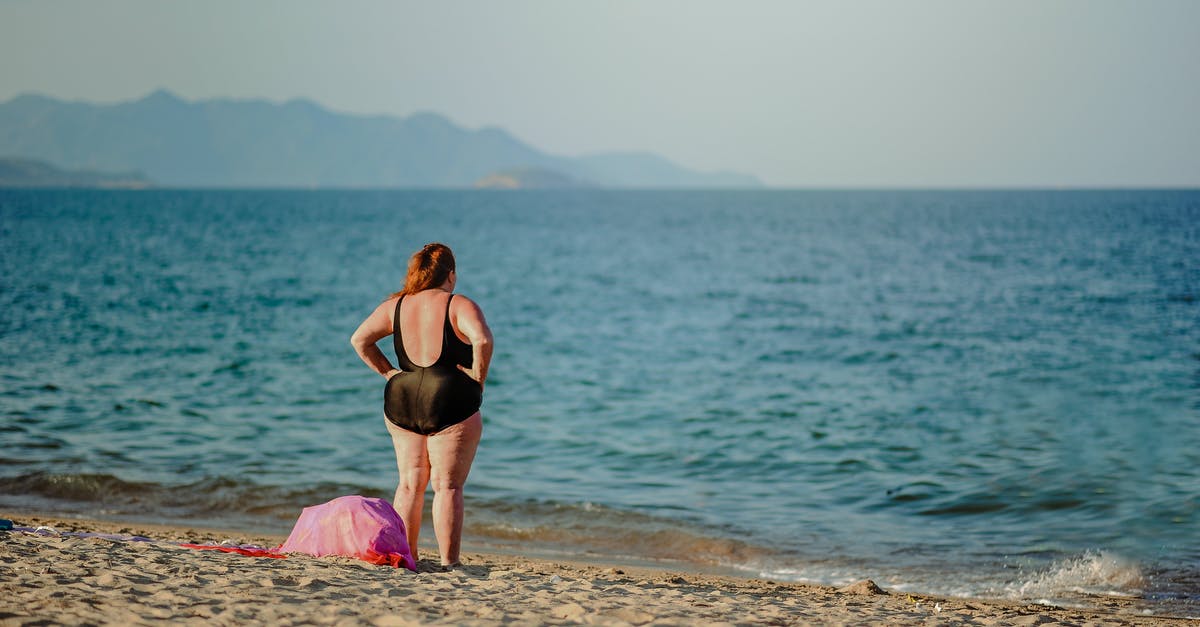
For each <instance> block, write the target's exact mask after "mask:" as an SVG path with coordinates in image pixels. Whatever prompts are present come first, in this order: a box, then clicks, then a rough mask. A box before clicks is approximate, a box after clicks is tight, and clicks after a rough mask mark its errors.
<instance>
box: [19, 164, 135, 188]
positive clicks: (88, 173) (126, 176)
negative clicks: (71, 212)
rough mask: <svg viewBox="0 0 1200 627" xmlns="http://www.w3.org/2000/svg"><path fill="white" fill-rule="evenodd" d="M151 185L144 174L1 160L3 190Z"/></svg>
mask: <svg viewBox="0 0 1200 627" xmlns="http://www.w3.org/2000/svg"><path fill="white" fill-rule="evenodd" d="M150 185H151V182H150V181H149V180H147V179H146V177H145V176H143V175H142V174H141V173H140V172H127V173H110V172H96V171H93V170H62V169H59V168H57V167H55V166H53V165H50V164H49V163H46V162H44V161H34V160H32V159H21V158H15V157H0V187H106V188H125V189H141V188H144V187H150Z"/></svg>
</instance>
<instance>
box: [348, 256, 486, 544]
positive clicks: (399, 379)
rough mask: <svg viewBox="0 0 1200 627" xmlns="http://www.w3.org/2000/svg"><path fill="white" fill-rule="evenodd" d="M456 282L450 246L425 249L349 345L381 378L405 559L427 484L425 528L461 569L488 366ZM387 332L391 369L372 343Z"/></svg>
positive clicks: (477, 318) (473, 308)
mask: <svg viewBox="0 0 1200 627" xmlns="http://www.w3.org/2000/svg"><path fill="white" fill-rule="evenodd" d="M457 280H458V274H457V272H456V271H455V268H454V253H452V252H451V251H450V248H449V247H447V246H446V245H444V244H439V243H432V244H426V245H425V247H424V248H422V249H421V250H419V251H417V252H416V253H414V254H413V256H412V258H411V259H410V260H409V262H408V274H407V276H406V277H405V279H404V289H402V290H400V291H399V292H396V293H395V294H392V295H391V296H390V297H389V298H388V299H387V300H385V301H383V303H382V304H381V305H379V307H376V308H375V311H374V312H372V313H371V315H369V316H367V319H366V320H363V322H362V324H361V325H359V327H358V329H357V330H356V331H355V332H354V335H353V336H351V338H350V343H351V344H352V345H353V346H354V350H355V351H356V352H357V353H358V356H359V357H361V358H362V360H363V361H364V362H366V364H367V365H368V366H370V367H371V369H372V370H374V371H375V372H378V373H379V374H381V375H383V376H384V377H385V378H387V380H388V381H387V384H386V386H385V387H384V404H383V407H384V415H385V417H386V418H387V420H386V421H385V424H386V425H387V429H388V432H389V433H390V434H391V436H392V445H393V446H394V447H395V449H396V466H397V467H398V468H399V470H400V484H399V486H397V487H396V496H395V500H394V504H395V506H396V511H397V512H398V513H399V514H400V517H401V518H402V519H403V520H404V526H405V530H406V531H407V533H408V545H409V547H410V548H411V549H412V552H413V557H414V558H415V557H416V555H417V537H418V536H419V535H420V533H421V513H422V509H423V507H424V505H425V488H426V486H427V485H428V484H429V483H430V482H432V483H433V531H434V534H435V535H436V536H437V541H438V552H439V553H440V554H441V560H442V564H443V565H446V566H452V565H456V564H458V563H459V549H460V545H461V541H462V527H463V484H465V483H466V481H467V474H468V473H469V472H470V470H471V462H472V461H473V460H474V459H475V449H476V448H477V447H478V445H479V437H480V435H481V434H482V433H483V419H482V418H481V417H480V414H479V406H480V403H481V401H482V398H483V382H484V380H486V379H487V371H488V364H489V363H490V362H491V360H492V332H491V330H490V329H489V328H488V325H487V321H486V320H484V317H483V311H482V310H480V309H479V306H478V305H476V304H475V302H474V301H472V300H471V299H469V298H467V297H465V296H461V295H457V294H454V286H455V283H457ZM389 335H392V336H393V342H394V344H395V348H396V360H397V361H398V362H399V364H398V365H399V366H400V367H399V368H393V367H392V364H391V363H390V362H389V361H388V359H387V357H386V356H384V354H383V351H381V350H379V347H378V346H377V345H376V343H377V342H379V340H381V339H383V338H385V337H387V336H389ZM421 364H424V365H421Z"/></svg>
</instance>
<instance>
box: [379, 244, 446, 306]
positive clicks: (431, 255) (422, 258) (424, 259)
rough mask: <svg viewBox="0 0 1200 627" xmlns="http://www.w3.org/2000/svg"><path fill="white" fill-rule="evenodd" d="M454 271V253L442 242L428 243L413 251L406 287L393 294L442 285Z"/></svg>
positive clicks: (405, 282) (410, 292) (399, 294)
mask: <svg viewBox="0 0 1200 627" xmlns="http://www.w3.org/2000/svg"><path fill="white" fill-rule="evenodd" d="M451 272H454V253H452V252H450V247H449V246H447V245H445V244H442V243H440V242H432V243H429V244H426V245H425V246H424V247H422V248H421V250H418V251H417V252H415V253H413V256H412V257H411V258H410V259H409V260H408V274H406V275H405V277H404V289H402V290H400V291H399V292H396V293H395V294H392V296H407V295H409V294H416V293H417V292H421V291H424V290H427V289H429V288H431V287H440V286H441V285H442V284H443V283H445V282H446V279H448V278H450V273H451Z"/></svg>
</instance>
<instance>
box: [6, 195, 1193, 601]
mask: <svg viewBox="0 0 1200 627" xmlns="http://www.w3.org/2000/svg"><path fill="white" fill-rule="evenodd" d="M0 218H2V220H3V226H2V234H3V235H2V237H3V241H2V248H0V271H2V272H0V276H2V278H0V281H2V283H0V287H2V292H0V308H2V310H3V316H2V319H0V325H2V326H0V355H2V356H3V360H2V363H0V386H2V387H0V412H2V415H3V418H2V422H0V445H2V452H0V506H3V507H8V508H26V509H39V510H49V511H54V512H61V513H78V514H87V515H93V516H108V517H122V516H124V517H134V518H142V519H155V520H158V519H161V520H186V521H193V522H194V521H207V522H212V523H217V524H226V525H235V526H241V527H250V528H262V529H267V530H273V531H279V530H286V529H287V528H288V527H289V525H290V523H291V522H292V521H294V519H295V516H296V515H297V513H298V511H299V508H300V507H302V506H304V505H311V504H314V503H317V502H321V501H324V500H327V499H328V498H332V497H334V496H338V495H340V494H345V493H350V492H358V493H367V494H374V495H389V494H390V492H391V490H392V489H394V486H395V480H396V477H395V466H394V459H393V456H392V451H391V448H390V442H389V440H388V438H387V436H386V432H385V431H384V428H383V423H382V416H381V408H380V405H381V393H382V383H383V380H382V379H381V378H379V377H378V376H377V375H374V374H373V373H372V372H371V371H370V370H368V369H367V368H366V367H365V366H364V365H363V364H362V363H361V362H360V361H359V360H358V358H357V356H355V354H354V352H353V350H352V349H351V348H350V346H349V343H348V339H349V335H350V333H351V332H352V331H353V330H354V328H355V327H356V326H357V324H358V322H359V321H360V320H361V319H362V318H363V317H364V316H365V315H366V314H367V313H369V312H370V311H371V309H372V308H373V307H374V306H375V305H376V304H378V302H379V301H380V300H382V299H383V298H384V297H385V296H386V295H387V294H388V293H390V292H391V291H393V290H395V289H397V287H398V285H399V283H400V281H401V273H402V271H403V268H404V265H405V262H406V259H407V256H408V255H409V254H410V253H411V252H412V251H413V250H415V249H416V248H418V247H419V246H420V245H422V244H424V243H425V242H428V241H434V240H440V241H444V242H446V243H448V244H450V245H451V246H452V247H453V248H454V249H455V252H456V255H457V257H458V265H459V270H460V280H459V291H460V292H462V293H465V294H468V295H470V296H471V297H472V298H474V299H475V300H476V301H478V302H479V303H480V304H481V305H482V306H483V308H484V310H485V312H486V314H487V316H488V318H489V322H490V323H491V325H492V328H493V332H494V333H495V336H496V342H497V353H496V356H495V360H494V362H493V366H492V378H491V379H490V380H489V384H488V387H487V393H486V397H485V400H484V415H485V425H486V426H485V433H484V441H483V444H482V446H481V449H480V452H479V456H478V458H477V461H476V464H475V467H474V469H473V471H472V475H471V481H470V483H469V485H468V494H469V497H468V498H469V504H468V534H469V535H470V536H471V538H472V539H473V540H469V542H470V541H473V542H475V543H476V546H480V545H502V546H506V547H509V548H514V549H516V550H531V551H532V550H538V551H550V552H555V551H557V552H565V553H571V554H581V553H586V554H592V555H599V556H609V557H620V558H648V559H668V560H679V561H682V562H691V563H698V564H708V565H720V566H722V567H728V568H734V569H739V570H741V571H742V572H746V573H747V574H751V575H754V576H767V577H774V578H779V579H799V580H810V581H819V582H826V583H842V582H848V581H852V580H856V579H862V578H865V577H871V578H873V579H875V580H876V581H877V582H879V583H880V584H881V585H884V586H890V587H893V588H898V589H901V590H913V591H922V592H933V593H943V594H956V595H964V596H986V597H997V596H999V597H1010V598H1022V599H1029V600H1035V601H1047V602H1063V603H1086V600H1087V598H1088V596H1089V595H1122V596H1133V597H1141V598H1143V599H1145V600H1146V602H1147V604H1148V607H1149V608H1150V609H1151V610H1152V611H1169V612H1172V613H1180V612H1182V613H1184V614H1188V613H1190V614H1192V615H1195V614H1198V613H1200V610H1197V609H1196V607H1197V606H1198V605H1200V596H1198V595H1200V511H1198V509H1200V423H1198V421H1197V418H1198V417H1200V192H1171V191H1153V192H1137V191H1108V192H793V191H766V192H604V191H579V192H517V193H496V192H467V191H411V192H265V191H264V192H253V191H235V192H224V191H207V192H199V191H150V192H95V191H31V192H25V191H21V192H14V191H0ZM386 351H387V352H388V353H390V351H391V349H390V347H388V348H386ZM1181 608H1182V609H1181Z"/></svg>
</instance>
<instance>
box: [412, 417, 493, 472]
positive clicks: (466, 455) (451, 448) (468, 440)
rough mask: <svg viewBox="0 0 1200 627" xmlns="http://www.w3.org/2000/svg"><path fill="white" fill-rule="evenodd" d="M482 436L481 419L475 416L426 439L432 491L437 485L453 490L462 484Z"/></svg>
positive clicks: (469, 469) (469, 470)
mask: <svg viewBox="0 0 1200 627" xmlns="http://www.w3.org/2000/svg"><path fill="white" fill-rule="evenodd" d="M482 435H483V418H482V416H480V414H479V412H475V414H474V415H472V416H471V417H470V418H467V419H466V420H464V421H462V422H460V423H458V424H456V425H451V426H449V427H446V428H445V429H442V430H441V431H438V432H437V433H435V434H433V435H431V436H429V438H428V441H427V442H426V448H427V450H428V452H429V465H430V466H431V468H432V470H433V481H434V488H435V489H436V488H437V487H438V486H439V484H440V485H441V486H443V487H450V488H456V487H462V485H463V484H464V483H466V481H467V474H468V473H469V472H471V462H473V461H474V460H475V450H476V449H477V448H479V438H480V437H482Z"/></svg>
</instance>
